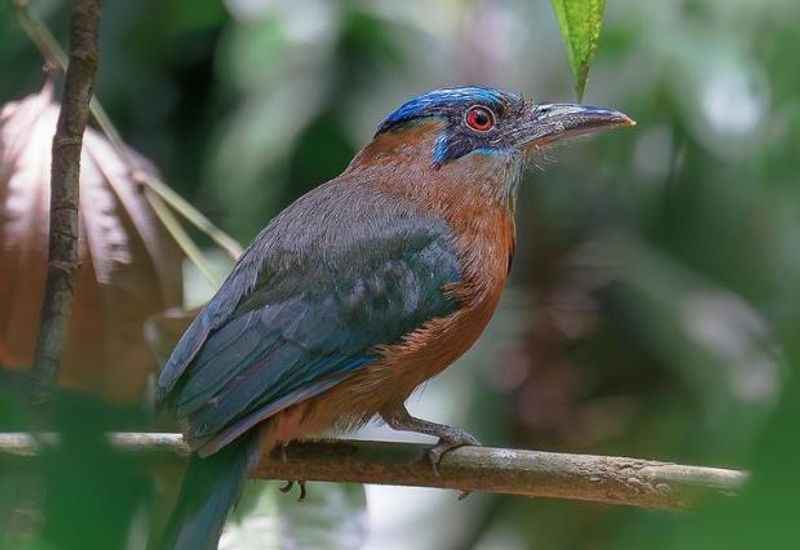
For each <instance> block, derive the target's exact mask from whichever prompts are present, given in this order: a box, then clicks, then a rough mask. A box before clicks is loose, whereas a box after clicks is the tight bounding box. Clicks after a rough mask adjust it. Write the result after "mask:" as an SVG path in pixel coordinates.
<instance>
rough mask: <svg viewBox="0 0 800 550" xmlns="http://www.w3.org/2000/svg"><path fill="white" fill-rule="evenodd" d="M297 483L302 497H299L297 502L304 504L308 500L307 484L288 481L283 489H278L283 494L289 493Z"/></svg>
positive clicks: (298, 481)
mask: <svg viewBox="0 0 800 550" xmlns="http://www.w3.org/2000/svg"><path fill="white" fill-rule="evenodd" d="M295 483H297V486H298V487H300V495H299V496H298V497H297V502H303V501H304V500H305V499H306V482H305V481H301V480H297V481H287V482H286V484H285V485H284V486H283V487H278V490H279V491H280V492H281V493H288V492H289V491H291V490H292V487H294V484H295Z"/></svg>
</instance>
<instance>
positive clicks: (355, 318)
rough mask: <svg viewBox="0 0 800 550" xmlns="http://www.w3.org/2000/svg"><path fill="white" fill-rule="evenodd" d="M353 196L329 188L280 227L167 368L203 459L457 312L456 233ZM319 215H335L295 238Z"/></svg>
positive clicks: (165, 383)
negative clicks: (384, 348)
mask: <svg viewBox="0 0 800 550" xmlns="http://www.w3.org/2000/svg"><path fill="white" fill-rule="evenodd" d="M351 191H352V186H350V187H348V186H341V185H340V186H339V187H338V188H337V187H336V186H331V185H328V186H324V187H323V188H320V189H318V190H316V191H313V192H312V193H310V194H309V195H306V196H305V197H303V198H302V199H300V201H298V202H297V203H295V205H293V206H291V207H289V209H287V210H286V211H284V213H283V214H281V215H280V216H279V217H278V218H277V219H276V220H275V221H274V222H273V223H272V224H270V226H268V227H267V229H266V230H265V231H264V232H262V234H261V235H260V236H259V238H258V239H257V240H256V241H255V243H254V244H253V245H252V246H251V247H250V248H249V249H248V251H247V252H246V253H245V255H244V256H243V257H242V259H241V260H240V262H239V263H238V264H237V266H236V268H235V269H234V271H233V273H232V274H231V276H229V278H228V279H227V280H226V281H225V283H224V284H223V286H222V288H221V289H220V291H219V292H218V293H217V295H216V296H215V297H214V299H212V301H211V302H210V303H209V304H208V306H207V307H206V309H204V310H203V312H202V313H201V314H200V315H199V316H198V317H197V318H196V319H195V322H193V323H192V325H191V326H190V327H189V329H188V330H187V332H186V333H185V334H184V335H183V337H182V338H181V340H180V342H179V344H178V346H177V347H176V349H175V351H174V352H173V354H172V357H171V358H170V360H169V361H168V363H167V365H166V367H165V368H164V371H163V372H162V375H161V377H160V379H159V395H160V397H161V398H162V399H163V398H166V400H167V401H168V402H169V403H170V404H171V405H172V406H173V407H174V408H175V409H176V412H177V415H178V417H179V418H181V419H183V421H184V422H185V423H186V424H187V425H188V428H187V432H186V436H187V439H188V441H189V442H190V443H191V444H192V445H193V446H194V447H195V448H201V447H202V448H203V449H202V452H203V453H204V454H208V453H210V452H214V451H216V450H217V449H219V448H220V447H222V446H224V445H226V444H227V443H229V442H230V441H232V440H233V439H235V438H236V437H238V436H239V435H241V434H242V433H243V432H244V431H246V430H247V429H249V428H250V427H252V426H254V425H255V424H256V423H258V422H260V421H262V420H264V419H266V418H269V417H270V416H271V415H273V414H275V413H276V412H279V411H280V410H283V409H284V408H286V407H289V406H291V405H293V404H295V403H299V402H301V401H303V400H305V399H308V398H310V397H313V396H315V395H318V394H319V393H321V392H323V391H326V390H328V389H330V388H331V387H333V386H334V385H336V384H338V383H340V382H341V381H343V380H345V379H346V378H347V377H349V376H351V375H352V374H353V373H354V372H356V371H357V370H358V369H360V368H362V367H363V366H364V365H367V364H369V363H370V362H372V361H374V360H375V358H376V356H375V354H374V349H375V347H376V346H378V345H382V344H383V345H387V344H392V343H395V342H399V341H400V340H401V339H402V338H403V336H405V335H406V334H408V333H409V332H411V331H413V330H414V329H416V328H418V327H419V326H421V325H422V324H423V323H425V322H426V321H428V320H430V319H432V318H435V317H441V316H445V315H448V314H449V313H452V312H453V311H455V309H457V308H458V307H459V305H458V304H457V303H455V301H454V299H453V298H451V297H449V296H448V295H447V294H446V293H445V291H444V289H445V288H446V286H447V285H450V284H452V283H455V282H458V281H459V280H460V278H461V271H460V265H459V261H458V256H457V254H456V251H455V248H454V245H453V242H454V240H453V238H452V235H451V234H450V231H449V228H448V227H447V225H446V224H445V223H444V222H442V221H441V220H438V219H433V218H427V217H425V216H422V215H420V214H419V212H417V211H416V210H414V209H413V207H412V206H409V205H403V204H401V203H399V202H398V201H397V200H396V199H394V198H391V199H390V198H387V197H384V196H382V195H377V194H370V193H367V192H364V190H363V189H362V192H361V193H360V194H359V197H358V200H357V201H356V200H354V199H353V197H350V196H348V193H350V192H351ZM320 211H324V212H332V213H334V214H331V215H328V216H324V217H322V218H320V220H324V222H323V221H320V222H319V223H316V224H307V225H306V226H303V227H299V226H297V220H298V219H300V220H302V219H313V217H312V214H315V213H318V212H320ZM298 231H300V233H297V232H298Z"/></svg>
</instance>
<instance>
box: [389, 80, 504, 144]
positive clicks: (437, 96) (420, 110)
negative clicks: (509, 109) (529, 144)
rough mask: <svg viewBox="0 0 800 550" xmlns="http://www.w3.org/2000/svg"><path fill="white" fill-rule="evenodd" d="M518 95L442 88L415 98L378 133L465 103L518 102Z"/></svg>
mask: <svg viewBox="0 0 800 550" xmlns="http://www.w3.org/2000/svg"><path fill="white" fill-rule="evenodd" d="M519 99H520V97H519V96H518V95H516V94H511V93H509V92H504V91H502V90H498V89H496V88H484V87H482V86H464V87H460V88H442V89H438V90H433V91H430V92H428V93H426V94H423V95H420V96H418V97H415V98H413V99H411V100H409V101H407V102H406V103H404V104H403V105H401V106H400V108H398V109H397V110H396V111H394V112H393V113H392V114H390V115H389V116H388V117H386V119H385V120H384V121H383V122H382V123H381V124H380V126H379V127H378V132H377V133H379V134H380V133H381V132H385V131H387V130H389V129H391V128H393V127H394V126H396V125H398V124H401V123H403V122H407V121H409V120H413V119H415V118H421V117H426V116H433V115H435V114H437V113H438V112H440V111H442V110H444V109H445V108H447V107H453V106H454V105H463V104H465V103H480V104H483V105H488V106H492V107H498V106H500V105H505V104H508V103H513V102H515V101H518V100H519Z"/></svg>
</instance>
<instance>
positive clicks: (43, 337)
mask: <svg viewBox="0 0 800 550" xmlns="http://www.w3.org/2000/svg"><path fill="white" fill-rule="evenodd" d="M99 24H100V0H76V1H75V2H74V3H73V5H72V15H71V18H70V45H69V68H68V69H67V76H66V80H65V84H64V94H63V97H62V99H61V110H60V112H59V116H58V125H57V127H56V134H55V136H54V137H53V158H52V165H51V171H50V243H49V258H48V262H47V283H46V286H45V292H44V300H43V301H42V309H41V317H40V319H41V324H40V328H39V336H38V339H37V341H36V351H35V355H34V363H33V370H32V374H33V376H34V378H36V380H37V381H38V382H39V383H40V384H41V385H42V386H43V387H46V386H49V385H51V384H52V383H53V382H54V381H55V379H56V377H57V376H58V371H59V368H60V365H61V353H62V351H63V348H64V341H65V333H66V329H67V326H68V323H69V318H70V313H71V309H72V297H73V293H74V286H75V273H76V271H77V270H78V261H79V255H78V195H79V177H80V165H81V164H80V161H81V150H82V146H83V132H84V130H85V129H86V124H87V122H88V120H89V101H90V100H91V98H92V90H93V88H94V78H95V73H96V72H97V62H98V50H97V33H98V27H99Z"/></svg>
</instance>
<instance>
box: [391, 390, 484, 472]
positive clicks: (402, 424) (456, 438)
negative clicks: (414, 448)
mask: <svg viewBox="0 0 800 550" xmlns="http://www.w3.org/2000/svg"><path fill="white" fill-rule="evenodd" d="M380 414H381V418H383V420H384V422H386V424H388V425H389V426H390V427H391V428H392V429H395V430H401V431H406V432H417V433H422V434H426V435H433V436H436V437H438V438H439V442H438V443H437V444H436V446H434V447H433V448H432V449H430V450H429V451H428V460H429V461H430V463H431V466H432V467H433V471H434V473H435V474H436V475H437V476H438V475H439V462H441V461H442V456H444V454H445V453H446V452H448V451H451V450H453V449H455V448H457V447H461V446H463V445H480V444H481V442H480V441H478V440H477V439H476V438H475V436H473V435H472V434H470V433H469V432H466V431H464V430H462V429H461V428H454V427H452V426H447V425H445V424H437V423H436V422H430V421H428V420H423V419H421V418H417V417H415V416H411V413H409V412H408V409H406V406H405V404H404V403H403V404H401V405H400V406H399V407H395V408H392V409H388V410H385V411H382V412H381V413H380Z"/></svg>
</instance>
